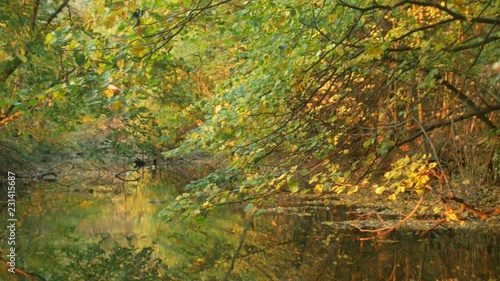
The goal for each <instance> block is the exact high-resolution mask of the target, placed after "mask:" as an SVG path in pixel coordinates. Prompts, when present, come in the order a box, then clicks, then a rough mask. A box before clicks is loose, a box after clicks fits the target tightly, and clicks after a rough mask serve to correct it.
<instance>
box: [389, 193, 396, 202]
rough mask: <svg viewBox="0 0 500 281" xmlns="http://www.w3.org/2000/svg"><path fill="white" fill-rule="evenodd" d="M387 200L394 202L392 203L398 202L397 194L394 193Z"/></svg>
mask: <svg viewBox="0 0 500 281" xmlns="http://www.w3.org/2000/svg"><path fill="white" fill-rule="evenodd" d="M387 199H389V200H392V201H396V194H394V193H393V194H391V195H389V196H387Z"/></svg>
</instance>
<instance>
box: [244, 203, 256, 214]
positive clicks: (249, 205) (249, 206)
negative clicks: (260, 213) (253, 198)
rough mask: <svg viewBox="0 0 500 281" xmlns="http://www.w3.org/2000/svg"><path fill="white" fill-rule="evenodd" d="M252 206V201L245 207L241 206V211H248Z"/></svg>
mask: <svg viewBox="0 0 500 281" xmlns="http://www.w3.org/2000/svg"><path fill="white" fill-rule="evenodd" d="M253 206H254V205H253V204H252V203H250V204H247V205H246V206H245V208H243V212H245V213H248V211H250V210H251V209H252V208H253Z"/></svg>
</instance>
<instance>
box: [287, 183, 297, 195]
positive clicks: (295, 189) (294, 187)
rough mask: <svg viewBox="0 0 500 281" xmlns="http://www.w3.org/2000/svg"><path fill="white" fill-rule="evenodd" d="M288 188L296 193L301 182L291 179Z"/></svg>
mask: <svg viewBox="0 0 500 281" xmlns="http://www.w3.org/2000/svg"><path fill="white" fill-rule="evenodd" d="M288 190H290V192H291V193H295V192H297V191H299V182H297V181H289V182H288Z"/></svg>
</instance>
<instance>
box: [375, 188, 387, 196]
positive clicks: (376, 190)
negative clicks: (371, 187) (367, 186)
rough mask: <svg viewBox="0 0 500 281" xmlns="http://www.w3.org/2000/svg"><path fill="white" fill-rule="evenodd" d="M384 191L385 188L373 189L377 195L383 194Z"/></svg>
mask: <svg viewBox="0 0 500 281" xmlns="http://www.w3.org/2000/svg"><path fill="white" fill-rule="evenodd" d="M384 191H385V186H379V187H377V189H375V193H377V194H378V195H380V194H382V193H384Z"/></svg>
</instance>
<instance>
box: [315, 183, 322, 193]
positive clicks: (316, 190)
mask: <svg viewBox="0 0 500 281" xmlns="http://www.w3.org/2000/svg"><path fill="white" fill-rule="evenodd" d="M313 192H314V194H316V195H320V194H321V193H323V185H322V184H317V185H316V186H315V187H314V188H313Z"/></svg>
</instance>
